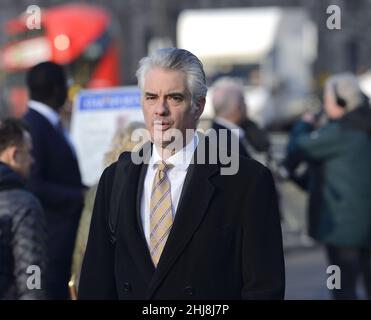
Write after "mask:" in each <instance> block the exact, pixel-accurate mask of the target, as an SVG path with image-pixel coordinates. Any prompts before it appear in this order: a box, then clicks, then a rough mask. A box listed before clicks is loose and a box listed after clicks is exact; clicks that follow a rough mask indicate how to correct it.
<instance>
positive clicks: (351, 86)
mask: <svg viewBox="0 0 371 320" xmlns="http://www.w3.org/2000/svg"><path fill="white" fill-rule="evenodd" d="M325 89H326V90H328V92H331V93H332V94H333V95H334V97H336V94H337V95H338V96H339V97H340V98H342V99H344V100H345V102H346V107H345V108H346V111H352V110H354V109H356V108H357V107H358V106H360V105H361V104H362V102H363V101H364V94H363V93H362V90H361V87H360V85H359V82H358V79H357V77H356V76H355V75H353V74H352V73H350V72H346V73H339V74H336V75H334V76H332V77H330V78H329V79H328V80H327V82H326V85H325ZM335 90H336V93H335Z"/></svg>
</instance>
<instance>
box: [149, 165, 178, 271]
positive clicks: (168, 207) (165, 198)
mask: <svg viewBox="0 0 371 320" xmlns="http://www.w3.org/2000/svg"><path fill="white" fill-rule="evenodd" d="M170 168H171V165H170V164H167V163H165V162H164V161H158V162H157V172H156V175H155V178H154V180H153V185H152V192H151V202H150V225H151V228H150V230H151V234H150V252H151V257H152V261H153V263H154V265H155V266H156V267H157V264H158V261H159V260H160V257H161V253H162V250H163V249H164V246H165V243H166V240H167V237H168V235H169V233H170V230H171V226H172V224H173V208H172V203H171V193H170V181H169V179H168V177H167V174H166V172H167V170H169V169H170Z"/></svg>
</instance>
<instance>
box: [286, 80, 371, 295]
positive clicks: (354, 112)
mask: <svg viewBox="0 0 371 320" xmlns="http://www.w3.org/2000/svg"><path fill="white" fill-rule="evenodd" d="M324 109H325V112H326V114H327V117H328V123H327V124H325V125H324V126H322V127H320V128H317V129H315V123H314V121H313V120H314V118H313V117H312V116H309V115H308V114H307V115H305V117H304V119H303V121H300V122H299V123H297V124H296V125H295V127H294V129H293V131H292V134H291V138H290V143H289V146H288V156H287V159H286V160H285V162H284V163H285V166H286V168H287V169H288V171H289V172H290V175H291V176H292V177H295V169H296V168H297V167H298V165H299V164H300V163H302V162H306V163H308V164H309V169H308V171H307V172H306V175H305V177H306V178H305V177H304V179H303V177H301V179H299V180H300V183H301V184H302V186H304V187H306V188H307V189H308V190H309V192H310V200H309V214H308V218H309V235H310V236H311V237H313V238H314V239H315V240H317V241H319V242H321V243H323V244H324V245H325V246H326V251H327V256H328V261H329V263H330V264H331V265H338V266H339V267H340V270H341V289H334V290H333V291H332V293H333V297H334V298H335V299H356V298H357V295H356V283H357V279H358V276H359V275H362V278H363V284H364V286H365V291H366V293H367V296H368V298H371V276H370V274H371V268H370V246H371V109H370V105H369V103H368V99H367V98H366V97H365V96H364V94H363V93H362V92H361V90H360V87H359V84H358V82H357V79H356V78H355V77H354V76H353V75H351V74H348V73H346V74H339V75H335V76H333V77H331V78H330V79H329V80H328V81H327V83H326V86H325V92H324Z"/></svg>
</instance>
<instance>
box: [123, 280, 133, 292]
mask: <svg viewBox="0 0 371 320" xmlns="http://www.w3.org/2000/svg"><path fill="white" fill-rule="evenodd" d="M123 290H124V292H126V293H128V292H131V285H130V283H129V282H124V286H123Z"/></svg>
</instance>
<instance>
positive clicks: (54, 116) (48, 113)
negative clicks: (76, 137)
mask: <svg viewBox="0 0 371 320" xmlns="http://www.w3.org/2000/svg"><path fill="white" fill-rule="evenodd" d="M28 107H29V108H30V109H32V110H35V111H36V112H37V113H39V114H41V115H42V116H43V117H44V118H46V120H48V121H49V122H50V124H51V125H52V126H53V127H54V128H56V129H57V130H59V129H58V125H59V122H61V117H60V116H59V114H58V112H56V111H55V110H53V109H52V108H51V107H49V106H48V105H46V104H45V103H42V102H40V101H35V100H30V101H28ZM63 134H64V138H65V139H66V141H67V143H68V145H69V146H70V148H71V151H72V153H73V155H74V156H76V151H75V146H74V145H73V143H72V141H71V137H70V135H69V133H68V132H67V131H66V130H63Z"/></svg>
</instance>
